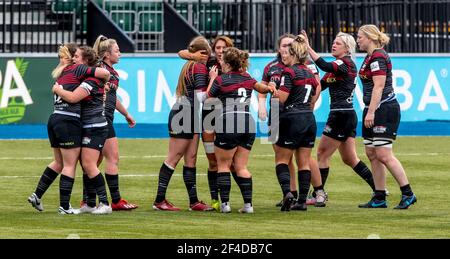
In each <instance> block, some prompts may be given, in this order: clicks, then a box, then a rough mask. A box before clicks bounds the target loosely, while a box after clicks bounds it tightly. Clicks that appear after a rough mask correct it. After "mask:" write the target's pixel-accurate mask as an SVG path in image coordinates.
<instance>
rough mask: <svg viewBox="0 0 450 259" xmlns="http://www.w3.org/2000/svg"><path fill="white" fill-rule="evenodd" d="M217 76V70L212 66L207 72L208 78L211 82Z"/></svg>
mask: <svg viewBox="0 0 450 259" xmlns="http://www.w3.org/2000/svg"><path fill="white" fill-rule="evenodd" d="M218 76H219V70H218V69H217V66H213V67H212V68H211V71H209V78H210V79H211V80H214V79H216V78H217V77H218Z"/></svg>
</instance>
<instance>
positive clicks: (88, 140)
mask: <svg viewBox="0 0 450 259" xmlns="http://www.w3.org/2000/svg"><path fill="white" fill-rule="evenodd" d="M82 143H83V145H89V144H91V138H89V137H84V138H83V140H82Z"/></svg>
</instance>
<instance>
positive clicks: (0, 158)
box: [0, 153, 450, 160]
mask: <svg viewBox="0 0 450 259" xmlns="http://www.w3.org/2000/svg"><path fill="white" fill-rule="evenodd" d="M358 155H359V156H364V155H365V154H364V153H360V154H358ZM395 155H396V156H442V155H450V153H395ZM250 156H253V157H273V156H274V154H262V155H250ZM166 157H167V156H165V155H149V156H120V158H121V159H152V158H166ZM197 157H203V158H204V157H206V156H205V155H198V156H197ZM52 159H53V157H49V156H48V157H0V160H52Z"/></svg>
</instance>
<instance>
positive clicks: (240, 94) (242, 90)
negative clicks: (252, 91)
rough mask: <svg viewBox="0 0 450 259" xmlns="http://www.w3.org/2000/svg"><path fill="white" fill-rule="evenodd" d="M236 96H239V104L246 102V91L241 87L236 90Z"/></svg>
mask: <svg viewBox="0 0 450 259" xmlns="http://www.w3.org/2000/svg"><path fill="white" fill-rule="evenodd" d="M238 95H239V96H241V100H240V102H241V103H244V102H245V100H247V90H245V88H243V87H241V88H239V89H238Z"/></svg>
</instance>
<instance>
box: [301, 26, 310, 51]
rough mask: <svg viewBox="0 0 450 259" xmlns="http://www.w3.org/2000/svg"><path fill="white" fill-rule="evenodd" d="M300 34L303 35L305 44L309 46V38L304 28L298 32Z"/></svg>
mask: <svg viewBox="0 0 450 259" xmlns="http://www.w3.org/2000/svg"><path fill="white" fill-rule="evenodd" d="M300 34H301V35H303V37H305V44H306V45H307V46H308V47H309V46H310V45H309V39H308V34H306V31H305V30H302V31H301V32H300Z"/></svg>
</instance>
